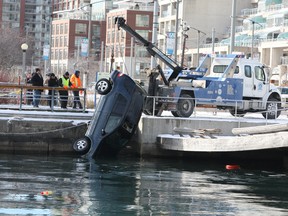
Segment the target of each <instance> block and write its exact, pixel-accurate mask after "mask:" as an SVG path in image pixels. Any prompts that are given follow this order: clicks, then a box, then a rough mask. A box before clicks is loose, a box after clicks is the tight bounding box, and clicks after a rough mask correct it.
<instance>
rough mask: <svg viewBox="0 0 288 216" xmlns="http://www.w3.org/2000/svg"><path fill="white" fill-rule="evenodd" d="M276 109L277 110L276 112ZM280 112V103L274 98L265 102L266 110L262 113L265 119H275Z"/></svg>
mask: <svg viewBox="0 0 288 216" xmlns="http://www.w3.org/2000/svg"><path fill="white" fill-rule="evenodd" d="M276 111H277V112H276ZM280 114H281V103H280V101H279V100H277V99H276V98H271V99H269V100H268V102H267V107H266V112H263V113H262V115H263V117H264V118H267V119H277V118H278V117H279V115H280Z"/></svg>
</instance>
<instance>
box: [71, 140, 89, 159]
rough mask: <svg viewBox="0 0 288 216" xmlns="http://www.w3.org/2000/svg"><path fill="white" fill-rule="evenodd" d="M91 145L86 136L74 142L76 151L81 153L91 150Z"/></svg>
mask: <svg viewBox="0 0 288 216" xmlns="http://www.w3.org/2000/svg"><path fill="white" fill-rule="evenodd" d="M90 147H91V143H90V140H89V139H88V138H86V137H83V138H80V139H78V140H76V141H75V142H74V144H73V149H74V151H76V152H77V153H78V154H80V155H83V154H86V153H87V152H88V151H89V149H90Z"/></svg>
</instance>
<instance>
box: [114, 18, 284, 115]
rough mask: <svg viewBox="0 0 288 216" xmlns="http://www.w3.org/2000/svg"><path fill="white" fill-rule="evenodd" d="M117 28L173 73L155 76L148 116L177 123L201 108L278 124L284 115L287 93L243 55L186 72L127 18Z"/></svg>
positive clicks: (212, 58) (158, 71)
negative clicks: (165, 116)
mask: <svg viewBox="0 0 288 216" xmlns="http://www.w3.org/2000/svg"><path fill="white" fill-rule="evenodd" d="M115 24H117V27H118V30H120V29H123V30H124V31H126V32H127V33H129V34H130V35H131V36H132V37H134V38H135V39H136V40H137V41H138V42H139V43H141V44H142V45H143V46H144V47H146V49H147V51H148V52H149V53H150V55H152V56H153V57H156V58H158V59H159V60H161V61H162V62H163V63H164V64H165V65H167V66H168V67H169V68H170V69H171V73H169V74H165V73H164V72H163V70H162V68H161V66H160V65H157V67H156V68H155V69H153V70H151V73H150V74H149V84H148V90H147V93H148V97H147V99H146V102H145V105H144V109H143V112H144V113H145V114H147V115H152V114H156V115H158V116H160V115H161V114H162V112H163V111H164V110H166V111H171V113H172V114H173V115H174V116H175V117H189V116H191V115H192V113H193V111H194V107H195V105H196V104H197V105H198V104H201V105H211V106H214V107H216V108H218V109H227V110H229V111H230V113H231V114H232V115H234V116H244V115H245V114H246V113H247V112H261V114H262V115H263V117H264V118H267V119H275V118H277V117H278V116H279V115H280V113H281V93H280V92H279V90H278V89H277V88H276V87H275V86H273V85H272V84H270V80H269V79H270V77H269V69H268V68H267V67H266V66H265V65H263V64H261V63H260V62H258V61H256V60H251V59H246V58H245V57H244V56H243V55H239V54H230V55H206V56H205V58H204V60H203V61H202V63H201V64H200V65H199V66H198V67H197V68H196V69H195V70H185V69H184V68H183V67H181V66H179V65H178V64H177V62H176V61H174V60H173V59H171V58H170V57H169V56H167V55H165V54H164V53H163V52H162V51H161V50H160V49H158V48H157V47H156V46H155V45H154V44H153V43H151V42H149V41H147V40H146V39H145V38H143V37H142V36H141V35H140V34H138V33H137V32H136V31H134V30H133V29H132V28H131V27H130V26H129V25H127V24H126V20H125V19H124V18H123V17H116V18H115ZM159 75H160V79H159Z"/></svg>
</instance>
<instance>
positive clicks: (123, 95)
mask: <svg viewBox="0 0 288 216" xmlns="http://www.w3.org/2000/svg"><path fill="white" fill-rule="evenodd" d="M96 90H97V92H98V93H99V94H101V97H100V100H99V103H98V105H97V108H96V110H95V113H94V115H93V118H92V120H91V122H90V125H89V127H88V130H87V131H86V134H85V137H83V138H80V139H78V140H77V141H76V142H75V143H74V144H73V148H74V150H75V151H76V152H78V153H80V154H85V156H87V157H88V158H95V157H96V156H101V155H115V154H117V153H118V152H119V151H120V150H121V149H122V148H123V147H124V146H125V145H126V144H127V142H128V141H129V140H130V139H131V137H132V136H133V134H134V133H135V130H136V128H137V126H138V122H139V120H140V117H141V114H142V110H143V104H144V100H145V96H146V92H145V90H143V88H142V87H141V86H140V85H139V84H138V83H137V82H135V81H134V80H132V79H131V78H130V77H129V76H128V75H125V74H123V73H121V72H119V71H114V72H113V73H112V74H111V76H110V79H109V80H108V79H101V80H99V81H98V82H97V83H96Z"/></svg>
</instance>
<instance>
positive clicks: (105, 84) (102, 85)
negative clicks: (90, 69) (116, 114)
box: [96, 78, 112, 95]
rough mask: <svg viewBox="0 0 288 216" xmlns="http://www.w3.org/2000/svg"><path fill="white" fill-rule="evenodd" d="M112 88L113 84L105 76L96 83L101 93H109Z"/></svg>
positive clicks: (97, 89)
mask: <svg viewBox="0 0 288 216" xmlns="http://www.w3.org/2000/svg"><path fill="white" fill-rule="evenodd" d="M111 89H112V85H111V83H110V81H109V80H108V79H105V78H103V79H100V80H99V81H98V82H97V83H96V91H97V92H98V94H100V95H105V94H108V93H109V92H110V91H111Z"/></svg>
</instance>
